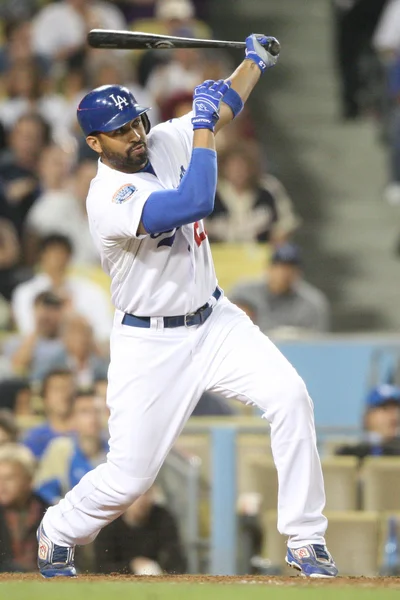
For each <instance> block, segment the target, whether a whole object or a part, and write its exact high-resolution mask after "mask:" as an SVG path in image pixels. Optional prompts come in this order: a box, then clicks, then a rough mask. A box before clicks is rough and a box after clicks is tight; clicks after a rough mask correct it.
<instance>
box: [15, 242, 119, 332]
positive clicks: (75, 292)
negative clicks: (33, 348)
mask: <svg viewBox="0 0 400 600" xmlns="http://www.w3.org/2000/svg"><path fill="white" fill-rule="evenodd" d="M72 252H73V249H72V245H71V243H70V241H69V239H68V238H67V237H65V236H63V235H57V234H54V235H48V236H47V237H45V238H43V239H42V241H41V244H40V252H39V256H40V257H39V265H38V266H39V268H40V272H39V273H37V275H35V276H34V277H33V278H32V279H30V280H29V281H26V282H25V283H21V284H20V285H18V286H17V287H16V288H15V290H14V293H13V297H12V309H13V313H14V318H15V322H16V324H17V327H18V330H19V331H20V332H21V333H22V334H25V335H26V334H29V333H32V332H33V330H34V327H35V321H34V313H33V302H34V298H35V297H36V296H37V295H38V294H39V293H40V292H44V291H46V290H51V291H53V292H54V293H55V294H57V295H58V296H59V297H60V298H62V299H63V300H64V302H65V306H66V308H67V309H71V310H73V311H75V312H78V313H79V314H81V315H82V316H84V317H86V319H87V320H88V322H89V323H90V324H91V325H92V327H93V331H94V334H95V338H96V341H99V342H107V344H108V341H109V335H110V330H111V323H112V316H111V307H110V303H109V300H108V298H107V296H106V294H105V292H104V291H103V290H102V289H101V288H100V286H98V285H96V284H95V283H93V282H91V281H88V280H86V279H84V278H83V277H78V276H74V275H69V274H68V267H69V265H70V261H71V257H72ZM93 307H96V310H93Z"/></svg>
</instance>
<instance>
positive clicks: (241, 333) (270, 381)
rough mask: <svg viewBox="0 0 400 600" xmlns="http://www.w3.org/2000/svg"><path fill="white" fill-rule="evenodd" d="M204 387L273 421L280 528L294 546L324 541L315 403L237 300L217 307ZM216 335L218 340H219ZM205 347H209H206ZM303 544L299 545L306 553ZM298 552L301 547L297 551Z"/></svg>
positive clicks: (322, 493) (295, 374)
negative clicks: (206, 383) (218, 308)
mask: <svg viewBox="0 0 400 600" xmlns="http://www.w3.org/2000/svg"><path fill="white" fill-rule="evenodd" d="M215 313H216V314H215V317H216V319H215V324H214V330H215V331H214V335H215V337H216V338H217V339H213V335H211V336H209V338H208V339H207V344H208V345H209V348H208V352H211V351H212V347H215V348H217V349H218V350H217V352H216V354H215V355H214V356H213V357H212V361H211V362H210V380H209V382H208V386H207V389H209V390H210V391H213V392H218V393H220V394H222V395H224V396H225V397H227V398H238V399H239V400H241V401H243V402H248V403H253V404H255V405H257V406H258V407H259V408H260V409H261V410H262V411H263V417H264V418H266V419H267V420H268V421H269V422H270V424H271V445H272V453H273V457H274V461H275V464H276V467H277V471H278V480H279V493H278V529H279V531H280V533H282V534H283V535H286V536H288V537H289V541H288V546H289V548H291V549H293V551H296V550H299V549H300V548H302V549H303V548H304V547H305V546H307V547H309V546H310V545H316V546H317V549H318V547H321V546H324V545H325V539H324V534H325V530H326V527H327V520H326V518H325V517H324V515H323V513H322V511H323V508H324V505H325V492H324V483H323V477H322V471H321V465H320V460H319V456H318V452H317V446H316V435H315V427H314V417H313V404H312V402H311V399H310V397H309V395H308V393H307V389H306V386H305V384H304V382H303V381H302V379H301V378H300V376H299V375H298V374H297V372H296V371H295V369H294V368H293V367H292V366H291V365H290V363H289V362H288V361H287V360H286V358H285V357H284V356H283V355H282V354H281V352H280V351H279V350H278V349H277V348H276V346H275V345H274V344H273V343H272V342H271V341H270V340H269V339H268V338H267V337H266V336H265V335H263V334H262V333H261V332H260V330H259V329H258V327H256V326H255V325H253V323H252V322H251V321H250V319H249V318H248V317H247V316H246V315H245V314H244V313H243V312H242V311H241V310H239V309H238V308H237V307H236V306H234V305H232V304H231V303H230V302H229V301H227V300H224V301H223V303H222V304H221V310H219V311H215ZM218 338H219V339H220V340H221V342H220V343H218ZM204 350H205V351H206V353H207V349H206V348H205V349H204ZM306 552H307V551H306V550H304V551H302V553H303V554H306ZM300 554H301V552H300Z"/></svg>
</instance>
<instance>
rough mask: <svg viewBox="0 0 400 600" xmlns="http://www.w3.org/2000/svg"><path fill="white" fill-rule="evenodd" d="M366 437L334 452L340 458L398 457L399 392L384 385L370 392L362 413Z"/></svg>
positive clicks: (399, 444)
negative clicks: (340, 456)
mask: <svg viewBox="0 0 400 600" xmlns="http://www.w3.org/2000/svg"><path fill="white" fill-rule="evenodd" d="M364 431H365V437H364V439H363V440H361V441H360V442H358V443H357V444H346V445H344V446H342V447H340V448H338V450H337V451H336V454H339V455H342V456H357V457H358V458H360V459H363V458H365V456H370V455H375V456H376V455H377V456H399V455H400V388H399V387H396V386H393V385H389V384H383V385H379V386H378V387H376V388H373V389H372V390H371V391H370V392H369V394H368V396H367V398H366V407H365V413H364Z"/></svg>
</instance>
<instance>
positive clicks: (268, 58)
mask: <svg viewBox="0 0 400 600" xmlns="http://www.w3.org/2000/svg"><path fill="white" fill-rule="evenodd" d="M274 40H275V38H274V37H267V36H266V35H262V34H258V33H253V34H252V35H249V37H247V38H246V50H245V53H246V58H248V59H250V60H252V61H253V62H255V63H256V65H257V66H258V68H259V69H260V71H261V73H264V72H265V71H266V70H267V69H270V68H271V67H273V66H275V65H276V62H277V60H278V56H272V54H270V53H269V52H268V50H267V49H266V48H264V46H265V44H267V43H268V42H272V41H274Z"/></svg>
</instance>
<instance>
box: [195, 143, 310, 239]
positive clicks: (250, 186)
mask: <svg viewBox="0 0 400 600" xmlns="http://www.w3.org/2000/svg"><path fill="white" fill-rule="evenodd" d="M298 225H299V219H298V218H297V217H296V216H295V214H294V212H293V208H292V203H291V200H290V198H289V196H288V194H287V192H286V190H285V188H284V187H283V185H282V184H281V183H280V181H278V179H276V177H273V175H270V174H266V175H264V176H262V175H261V165H260V148H259V147H258V145H254V144H250V143H246V142H242V143H241V144H240V145H239V146H238V145H236V146H235V147H232V148H231V149H230V150H227V151H226V152H225V153H224V155H223V158H222V160H221V168H220V177H219V179H218V186H217V193H216V196H215V204H214V211H213V212H212V214H211V215H210V216H209V217H208V218H207V221H206V228H207V234H208V237H209V239H210V241H211V242H257V241H258V242H283V241H285V240H287V238H288V237H290V235H291V234H292V233H293V232H294V231H295V230H296V228H297V227H298Z"/></svg>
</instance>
